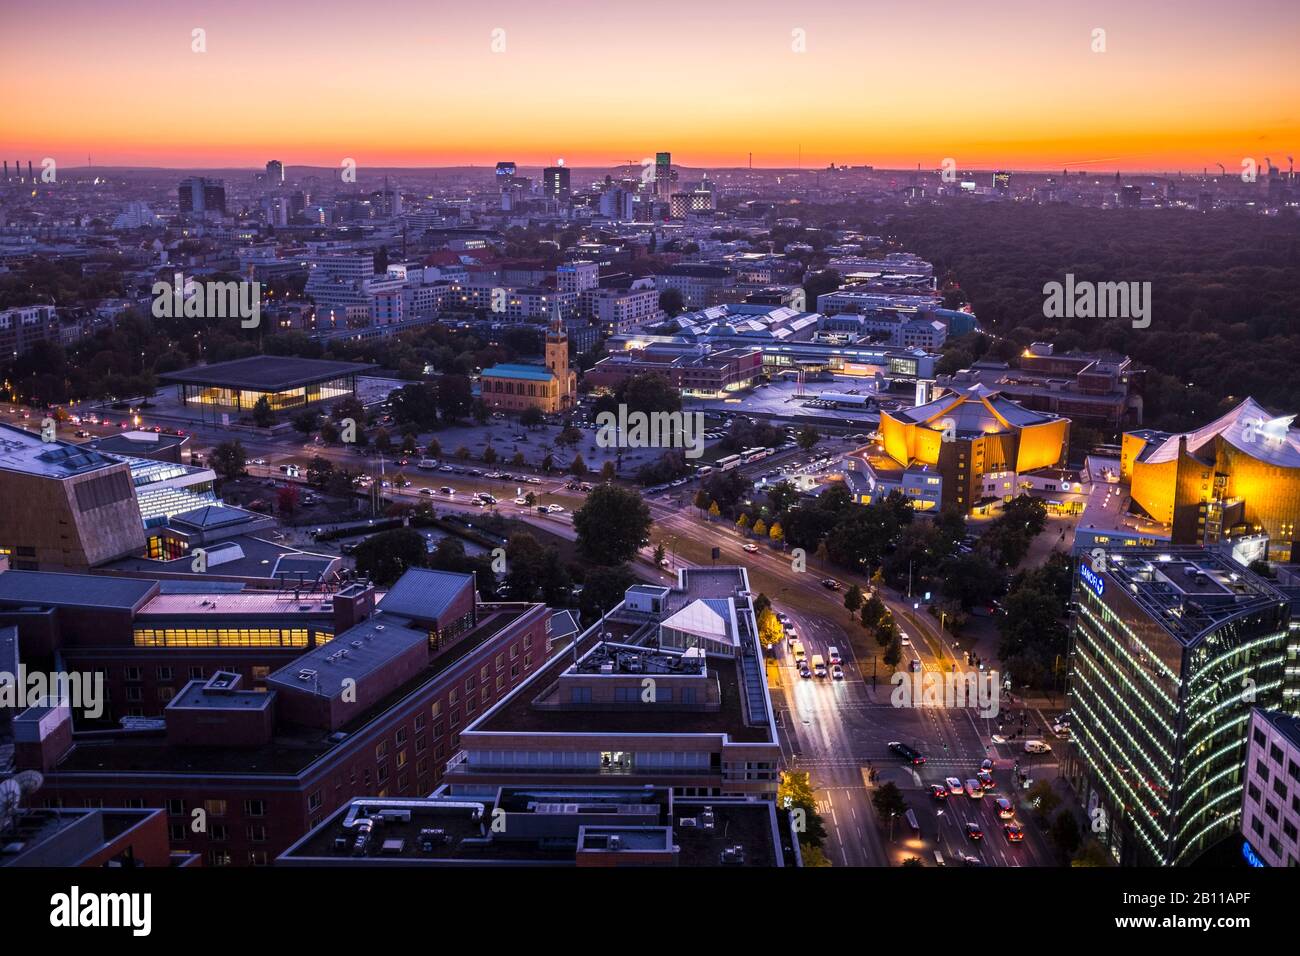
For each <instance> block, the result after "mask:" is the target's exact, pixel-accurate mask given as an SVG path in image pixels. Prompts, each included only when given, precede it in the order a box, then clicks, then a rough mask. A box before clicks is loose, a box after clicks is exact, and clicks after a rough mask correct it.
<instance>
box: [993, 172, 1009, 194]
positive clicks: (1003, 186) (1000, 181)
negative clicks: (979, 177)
mask: <svg viewBox="0 0 1300 956" xmlns="http://www.w3.org/2000/svg"><path fill="white" fill-rule="evenodd" d="M993 188H994V189H995V190H996V191H997V192H1000V193H1009V192H1011V174H1010V173H1009V172H1007V171H1006V170H1003V169H999V170H997V171H996V172H995V173H994V174H993Z"/></svg>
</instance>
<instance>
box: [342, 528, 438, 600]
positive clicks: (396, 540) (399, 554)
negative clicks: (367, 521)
mask: <svg viewBox="0 0 1300 956" xmlns="http://www.w3.org/2000/svg"><path fill="white" fill-rule="evenodd" d="M426 554H427V546H426V544H425V541H424V535H422V534H420V532H418V531H416V530H415V529H414V528H394V529H392V530H391V531H380V532H379V533H378V534H372V535H371V536H370V537H368V538H366V540H364V541H362V542H361V543H360V544H359V545H357V550H356V554H355V557H356V562H357V572H358V573H360V574H364V575H366V576H368V577H369V578H370V579H371V580H372V581H374V582H375V584H377V585H379V586H380V587H387V586H390V585H392V584H393V583H394V582H396V581H397V579H398V578H400V577H401V576H402V575H403V574H404V573H405V572H406V569H407V568H419V567H423V566H424V563H425V557H426Z"/></svg>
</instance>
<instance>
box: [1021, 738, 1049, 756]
mask: <svg viewBox="0 0 1300 956" xmlns="http://www.w3.org/2000/svg"><path fill="white" fill-rule="evenodd" d="M1051 752H1052V748H1051V747H1049V746H1047V741H1045V740H1026V741H1025V753H1027V754H1050V753H1051Z"/></svg>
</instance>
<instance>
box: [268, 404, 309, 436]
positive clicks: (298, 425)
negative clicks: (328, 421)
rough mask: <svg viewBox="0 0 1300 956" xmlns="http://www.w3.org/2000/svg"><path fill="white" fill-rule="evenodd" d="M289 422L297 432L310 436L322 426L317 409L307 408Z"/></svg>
mask: <svg viewBox="0 0 1300 956" xmlns="http://www.w3.org/2000/svg"><path fill="white" fill-rule="evenodd" d="M263 397H265V396H263ZM289 421H290V423H291V424H292V425H293V427H294V430H295V431H298V432H301V433H302V434H304V435H310V434H311V433H312V432H314V431H315V430H316V426H317V425H319V424H320V412H318V411H316V410H315V409H311V408H305V409H303V410H302V411H300V412H298V413H297V414H295V415H294V416H293V418H291V419H290V420H289Z"/></svg>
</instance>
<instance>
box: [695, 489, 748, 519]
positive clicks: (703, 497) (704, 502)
mask: <svg viewBox="0 0 1300 956" xmlns="http://www.w3.org/2000/svg"><path fill="white" fill-rule="evenodd" d="M694 503H695V507H697V508H699V509H700V511H708V510H709V503H710V498H709V493H708V492H707V491H705V490H704V489H703V488H699V489H697V490H696V492H695V498H694ZM746 522H748V519H746Z"/></svg>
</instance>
